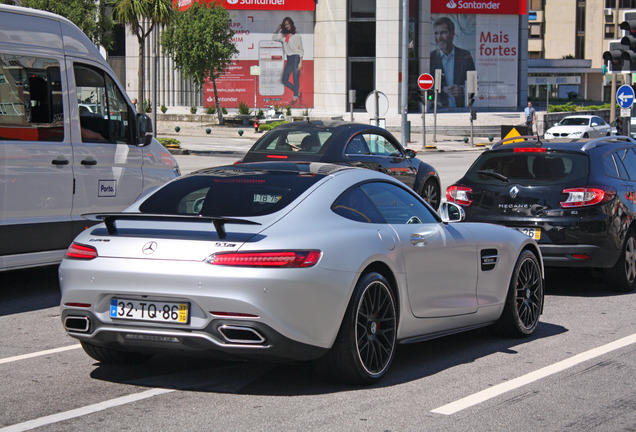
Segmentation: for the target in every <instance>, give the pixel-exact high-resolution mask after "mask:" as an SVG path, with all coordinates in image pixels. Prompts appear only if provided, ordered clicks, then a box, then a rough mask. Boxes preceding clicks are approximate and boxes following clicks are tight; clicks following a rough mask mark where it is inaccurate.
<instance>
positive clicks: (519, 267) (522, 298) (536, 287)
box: [494, 250, 544, 337]
mask: <svg viewBox="0 0 636 432" xmlns="http://www.w3.org/2000/svg"><path fill="white" fill-rule="evenodd" d="M543 299H544V292H543V277H542V275H541V266H540V265H539V260H538V259H537V257H536V256H535V255H534V254H533V253H532V252H530V251H528V250H525V251H523V252H521V254H520V255H519V258H517V263H516V264H515V268H514V271H513V272H512V278H511V279H510V285H509V286H508V294H507V296H506V304H505V305H504V310H503V312H502V314H501V317H500V318H499V320H498V321H497V322H496V323H495V325H494V327H495V330H496V331H497V333H499V334H501V335H503V336H509V337H528V336H530V335H531V334H532V333H533V332H534V330H535V329H536V328H537V325H538V324H539V317H540V316H541V313H542V312H543Z"/></svg>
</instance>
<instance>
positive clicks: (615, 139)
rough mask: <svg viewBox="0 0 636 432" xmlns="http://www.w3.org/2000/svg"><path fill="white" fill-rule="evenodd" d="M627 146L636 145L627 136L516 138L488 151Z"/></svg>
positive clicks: (586, 149)
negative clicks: (549, 138)
mask: <svg viewBox="0 0 636 432" xmlns="http://www.w3.org/2000/svg"><path fill="white" fill-rule="evenodd" d="M629 144H636V140H634V139H633V138H630V137H627V136H622V135H618V136H608V137H602V138H596V139H588V138H571V139H568V138H562V139H551V140H542V139H541V138H540V137H537V136H518V137H510V138H504V139H502V140H501V141H498V142H496V143H495V144H493V145H492V147H491V148H490V150H497V151H502V150H503V151H506V150H509V151H512V150H513V149H515V148H532V147H534V148H544V149H546V150H570V151H582V152H585V151H589V150H592V149H595V148H599V147H606V146H615V147H623V146H625V145H629Z"/></svg>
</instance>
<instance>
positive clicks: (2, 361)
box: [0, 344, 82, 364]
mask: <svg viewBox="0 0 636 432" xmlns="http://www.w3.org/2000/svg"><path fill="white" fill-rule="evenodd" d="M81 347H82V345H80V344H75V345H69V346H65V347H60V348H53V349H49V350H44V351H38V352H34V353H31V354H23V355H19V356H15V357H7V358H3V359H0V364H5V363H11V362H15V361H20V360H26V359H30V358H33V357H40V356H44V355H49V354H56V353H59V352H64V351H69V350H73V349H77V348H81Z"/></svg>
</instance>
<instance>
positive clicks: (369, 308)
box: [314, 272, 398, 385]
mask: <svg viewBox="0 0 636 432" xmlns="http://www.w3.org/2000/svg"><path fill="white" fill-rule="evenodd" d="M397 321H398V314H397V309H396V303H395V297H394V295H393V292H392V291H391V287H390V285H389V283H388V281H387V280H386V279H385V278H384V276H382V275H381V274H379V273H375V272H372V273H367V274H365V275H363V276H362V277H361V278H360V280H359V281H358V283H357V284H356V288H355V290H354V292H353V297H352V298H351V301H350V302H349V306H347V311H346V312H345V316H344V319H343V321H342V324H341V326H340V330H339V332H338V336H337V337H336V341H335V342H334V345H333V347H332V348H331V350H330V351H329V352H328V353H327V354H326V355H325V356H324V357H322V358H320V359H318V360H315V361H314V367H315V369H316V371H317V372H318V373H319V374H320V375H322V376H324V377H325V378H327V379H329V380H332V381H337V382H341V383H347V384H354V385H361V384H372V383H375V382H377V381H379V380H380V378H382V376H383V375H384V374H385V373H386V371H387V370H389V367H390V366H391V362H392V361H393V356H394V354H395V349H396V344H397V339H396V336H397Z"/></svg>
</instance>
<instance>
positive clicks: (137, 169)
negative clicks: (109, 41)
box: [67, 61, 143, 228]
mask: <svg viewBox="0 0 636 432" xmlns="http://www.w3.org/2000/svg"><path fill="white" fill-rule="evenodd" d="M67 65H68V68H69V70H70V71H72V73H69V80H70V79H73V80H74V84H75V87H74V88H75V91H74V92H71V93H70V97H69V99H70V104H69V105H70V111H71V118H72V122H71V130H72V136H73V154H74V161H75V163H74V173H75V195H74V198H73V213H72V214H73V218H74V219H75V220H76V221H77V227H78V228H81V227H82V224H85V222H86V221H85V220H84V219H83V218H81V215H82V214H84V213H93V212H117V211H121V210H123V209H125V208H126V207H128V206H129V205H131V204H132V203H133V202H134V201H135V200H136V199H137V197H138V196H139V195H140V194H141V191H142V187H143V173H142V162H143V154H142V149H141V148H140V147H138V146H137V145H136V144H135V142H136V141H135V139H134V137H133V134H134V131H135V128H134V127H133V122H134V119H135V113H134V111H133V109H132V107H131V106H129V105H128V103H127V101H126V98H125V97H124V95H123V93H122V92H121V90H120V89H119V87H118V86H117V84H116V81H115V80H114V79H113V78H112V77H111V76H110V75H109V73H107V72H105V71H104V70H103V69H101V68H100V67H98V66H95V65H90V64H87V63H86V62H80V61H69V62H68V63H67ZM71 77H72V78H71ZM78 119H79V121H78Z"/></svg>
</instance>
